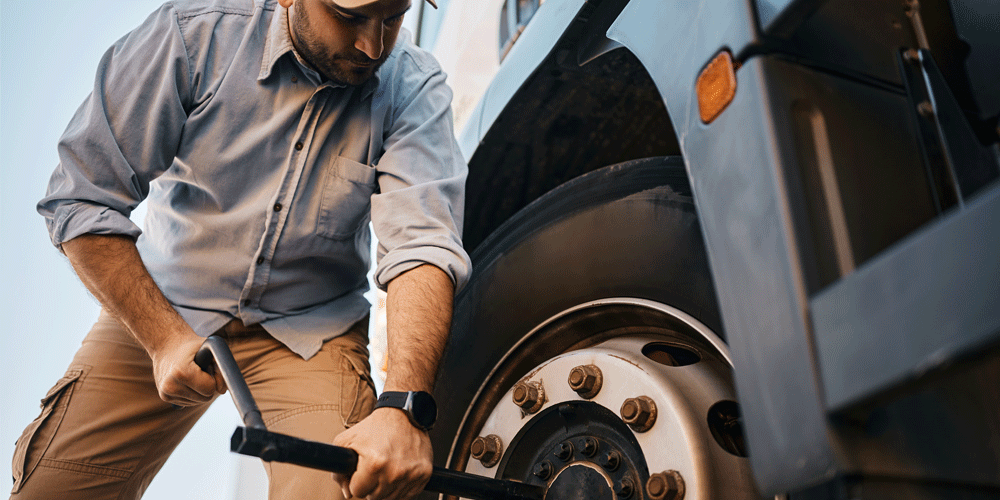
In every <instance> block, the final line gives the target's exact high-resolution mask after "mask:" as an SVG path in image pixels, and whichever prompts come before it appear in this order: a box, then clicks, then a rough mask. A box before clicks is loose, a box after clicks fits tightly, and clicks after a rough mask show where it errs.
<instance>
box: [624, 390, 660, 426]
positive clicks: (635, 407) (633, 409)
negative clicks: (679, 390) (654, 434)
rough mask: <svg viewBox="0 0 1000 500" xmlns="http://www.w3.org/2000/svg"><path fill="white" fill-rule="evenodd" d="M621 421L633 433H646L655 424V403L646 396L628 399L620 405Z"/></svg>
mask: <svg viewBox="0 0 1000 500" xmlns="http://www.w3.org/2000/svg"><path fill="white" fill-rule="evenodd" d="M621 414H622V420H624V421H625V423H626V424H628V426H629V427H631V428H632V430H633V431H635V432H646V431H648V430H649V429H651V428H652V427H653V424H654V423H656V403H654V402H653V400H652V399H650V398H648V397H646V396H639V397H637V398H628V399H626V400H625V402H624V403H622V410H621Z"/></svg>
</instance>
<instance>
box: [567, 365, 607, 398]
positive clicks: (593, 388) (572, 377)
mask: <svg viewBox="0 0 1000 500" xmlns="http://www.w3.org/2000/svg"><path fill="white" fill-rule="evenodd" d="M568 381H569V387H570V389H573V390H574V391H576V393H577V394H579V395H580V397H581V398H583V399H590V398H593V397H594V396H596V395H597V393H598V392H601V385H603V384H604V375H602V374H601V369H600V368H598V367H597V366H596V365H580V366H577V367H575V368H573V369H572V370H570V371H569V380H568Z"/></svg>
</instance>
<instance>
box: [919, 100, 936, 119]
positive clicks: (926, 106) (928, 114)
mask: <svg viewBox="0 0 1000 500" xmlns="http://www.w3.org/2000/svg"><path fill="white" fill-rule="evenodd" d="M917 112H918V113H920V116H922V117H924V118H932V117H933V116H934V105H933V104H931V102H930V101H921V102H920V104H917Z"/></svg>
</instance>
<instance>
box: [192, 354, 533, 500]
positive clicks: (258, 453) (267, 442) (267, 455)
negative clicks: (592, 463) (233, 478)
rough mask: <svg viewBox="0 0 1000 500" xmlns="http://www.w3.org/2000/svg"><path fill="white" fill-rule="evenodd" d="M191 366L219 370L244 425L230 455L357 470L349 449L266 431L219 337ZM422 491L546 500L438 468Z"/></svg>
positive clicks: (501, 482)
mask: <svg viewBox="0 0 1000 500" xmlns="http://www.w3.org/2000/svg"><path fill="white" fill-rule="evenodd" d="M213 359H214V360H215V363H214V364H213V362H212V360H213ZM195 363H197V364H198V366H200V367H201V369H202V370H204V371H205V372H207V373H213V372H214V370H215V368H216V367H218V369H219V371H220V372H222V378H223V379H224V380H225V381H226V387H228V388H229V394H230V395H231V396H232V397H233V402H234V403H235V404H236V409H237V410H238V411H239V413H240V418H242V419H243V423H244V424H245V425H246V427H237V428H236V432H234V433H233V437H232V438H231V439H230V442H229V449H230V451H233V452H236V453H240V454H242V455H249V456H253V457H258V458H260V459H261V460H263V461H265V462H283V463H290V464H295V465H301V466H303V467H309V468H311V469H318V470H324V471H329V472H336V473H339V474H351V473H353V472H354V470H355V469H356V468H357V464H358V454H357V453H356V452H355V451H354V450H352V449H350V448H344V447H340V446H333V445H330V444H326V443H320V442H316V441H307V440H305V439H299V438H296V437H292V436H287V435H284V434H279V433H276V432H271V431H268V430H267V427H266V426H265V425H264V419H263V418H262V417H261V413H260V409H258V408H257V403H256V402H255V401H254V399H253V395H252V394H251V393H250V388H249V387H247V384H246V381H245V380H244V379H243V374H242V373H240V369H239V366H237V365H236V360H235V359H234V358H233V353H232V352H231V351H230V350H229V346H228V345H226V341H225V340H224V339H222V338H221V337H217V336H211V337H209V338H207V339H206V340H205V343H204V344H203V345H202V347H201V349H200V350H199V351H198V354H197V355H195ZM424 489H425V490H426V491H432V492H435V493H443V494H445V495H455V496H458V497H464V498H470V499H474V500H492V499H507V500H542V499H544V498H545V488H543V487H541V486H535V485H531V484H525V483H519V482H517V481H510V480H505V479H493V478H489V477H484V476H477V475H475V474H468V473H465V472H458V471H453V470H450V469H445V468H442V467H437V466H435V467H434V471H433V472H432V473H431V478H430V481H428V482H427V486H425V487H424Z"/></svg>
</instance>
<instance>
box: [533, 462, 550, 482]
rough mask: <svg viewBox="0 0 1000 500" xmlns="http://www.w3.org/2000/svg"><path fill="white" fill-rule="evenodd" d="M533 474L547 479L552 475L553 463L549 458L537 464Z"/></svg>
mask: <svg viewBox="0 0 1000 500" xmlns="http://www.w3.org/2000/svg"><path fill="white" fill-rule="evenodd" d="M532 474H534V475H535V477H537V478H538V479H541V480H542V481H547V480H548V479H549V478H550V477H552V464H551V463H550V462H549V461H548V460H545V461H543V462H540V463H538V464H535V469H534V470H533V471H532Z"/></svg>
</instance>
